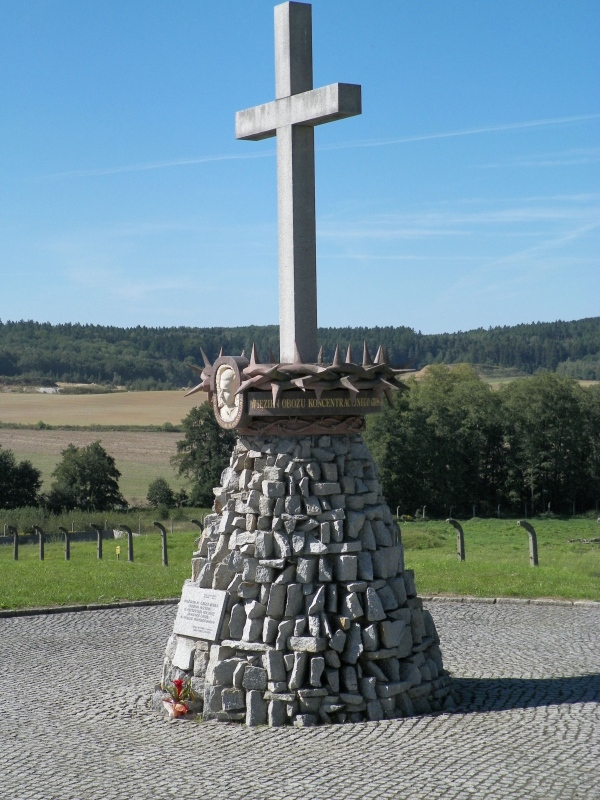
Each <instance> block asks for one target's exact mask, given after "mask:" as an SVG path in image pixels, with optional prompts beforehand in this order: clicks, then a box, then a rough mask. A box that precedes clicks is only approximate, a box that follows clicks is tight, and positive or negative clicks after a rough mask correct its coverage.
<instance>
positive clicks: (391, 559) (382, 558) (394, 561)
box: [372, 547, 398, 579]
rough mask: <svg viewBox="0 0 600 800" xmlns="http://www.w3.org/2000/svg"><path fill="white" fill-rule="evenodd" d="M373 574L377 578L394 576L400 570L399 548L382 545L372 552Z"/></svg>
mask: <svg viewBox="0 0 600 800" xmlns="http://www.w3.org/2000/svg"><path fill="white" fill-rule="evenodd" d="M372 559H373V574H374V575H375V577H376V578H383V579H386V578H393V577H394V576H395V575H396V572H397V570H398V549H397V548H396V547H382V548H380V549H379V550H375V552H373V553H372Z"/></svg>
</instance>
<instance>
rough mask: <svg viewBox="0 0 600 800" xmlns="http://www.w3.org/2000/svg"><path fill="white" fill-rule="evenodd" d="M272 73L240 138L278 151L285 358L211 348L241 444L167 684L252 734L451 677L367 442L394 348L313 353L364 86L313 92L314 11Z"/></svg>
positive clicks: (363, 706)
mask: <svg viewBox="0 0 600 800" xmlns="http://www.w3.org/2000/svg"><path fill="white" fill-rule="evenodd" d="M275 67H276V70H275V72H276V88H275V94H276V99H275V101H273V102H271V103H267V104H265V105H262V106H257V107H255V108H251V109H248V110H246V111H241V112H239V113H238V114H237V115H236V136H237V138H239V139H262V138H265V137H268V136H276V139H277V182H278V216H279V296H280V347H281V349H280V358H279V362H278V363H261V362H260V359H259V354H258V353H257V351H256V348H255V347H253V348H252V352H251V354H250V358H246V357H245V356H243V355H242V356H227V355H220V356H219V358H217V360H216V361H215V362H214V363H213V364H211V363H210V361H209V359H208V358H207V357H206V356H205V354H204V353H202V355H203V359H204V367H203V368H202V369H198V370H197V371H198V373H199V374H200V378H201V381H200V383H199V384H198V386H196V387H195V388H194V389H192V390H191V391H192V392H196V391H205V392H207V393H208V397H209V401H210V402H212V403H213V407H214V412H215V415H216V418H217V421H218V422H219V424H220V425H221V426H222V427H223V428H227V429H235V430H236V432H237V434H238V438H237V443H236V445H235V447H234V450H233V453H232V455H231V460H230V465H229V467H227V468H226V469H225V470H224V472H223V474H222V476H221V485H220V486H219V487H217V488H215V490H214V494H215V503H214V508H213V512H214V513H212V514H210V515H209V516H207V517H206V519H205V529H204V532H203V535H202V537H201V540H200V541H199V548H198V551H197V552H195V553H194V555H193V558H192V577H191V579H190V580H189V581H186V583H185V585H184V587H183V593H182V598H181V602H180V604H179V607H178V612H177V617H176V620H175V624H174V628H173V634H172V636H171V637H170V639H169V641H168V643H167V647H166V653H165V658H164V664H163V671H162V681H161V686H162V687H163V689H168V687H169V686H172V685H173V681H189V684H190V686H191V689H192V690H193V692H194V694H195V697H196V701H195V708H196V709H197V710H201V711H202V714H203V717H204V718H205V719H217V720H223V721H240V722H244V721H245V722H246V724H248V725H261V724H267V723H268V724H269V725H272V726H279V725H285V724H295V725H300V726H307V725H315V724H322V723H342V722H358V721H363V720H378V719H383V718H393V717H398V716H410V715H412V714H415V713H423V712H430V711H439V710H441V709H442V708H444V707H446V706H448V705H449V704H450V703H451V702H452V701H451V698H450V697H449V695H450V677H449V675H448V673H447V672H446V671H445V670H444V667H443V663H442V655H441V651H440V647H439V639H438V636H437V633H436V629H435V625H434V622H433V619H432V617H431V614H430V613H429V612H428V611H426V610H423V603H422V601H421V600H420V599H419V597H418V596H417V592H416V588H415V582H414V575H413V573H412V571H410V570H406V569H405V565H404V553H403V548H402V542H401V537H400V531H399V529H398V526H397V524H396V522H395V521H394V518H393V516H392V513H391V511H390V509H389V507H388V505H387V503H386V502H385V499H384V498H383V496H382V492H381V485H380V483H379V480H378V470H377V465H376V464H375V462H374V460H373V458H372V456H371V454H370V453H369V451H368V449H367V447H366V445H365V444H364V442H363V440H362V437H361V435H360V433H361V431H362V430H363V429H364V425H365V415H366V414H368V413H373V412H377V411H379V410H380V409H381V407H382V404H383V403H384V402H387V401H389V400H390V398H391V396H392V394H393V392H394V391H402V390H403V385H402V383H401V382H400V381H399V380H398V373H400V372H402V370H397V369H393V368H392V367H391V366H390V365H389V364H388V359H387V357H386V353H385V350H384V348H383V347H380V348H379V350H378V351H377V353H376V355H375V357H374V358H372V357H371V354H370V353H369V350H368V348H367V346H366V344H365V346H364V349H363V353H362V358H361V359H360V360H359V362H358V363H357V362H355V361H354V359H353V357H352V352H351V350H350V348H348V351H347V353H346V355H345V358H342V355H341V353H340V350H339V348H336V351H335V354H334V357H333V361H332V362H331V363H324V359H323V354H322V352H319V353H318V352H317V290H316V237H315V179H314V126H315V125H320V124H322V123H325V122H329V121H332V120H337V119H342V118H344V117H348V116H353V115H356V114H360V113H361V91H360V86H355V85H350V84H333V85H331V86H325V87H323V88H320V89H313V80H312V34H311V6H310V5H308V4H305V3H296V2H288V3H283V4H282V5H279V6H276V7H275ZM179 685H181V684H179Z"/></svg>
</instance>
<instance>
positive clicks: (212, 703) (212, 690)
mask: <svg viewBox="0 0 600 800" xmlns="http://www.w3.org/2000/svg"><path fill="white" fill-rule="evenodd" d="M222 693H223V687H222V686H210V685H208V684H205V686H204V716H205V717H208V718H210V714H215V713H216V712H217V711H222V710H223V705H222V703H221V695H222Z"/></svg>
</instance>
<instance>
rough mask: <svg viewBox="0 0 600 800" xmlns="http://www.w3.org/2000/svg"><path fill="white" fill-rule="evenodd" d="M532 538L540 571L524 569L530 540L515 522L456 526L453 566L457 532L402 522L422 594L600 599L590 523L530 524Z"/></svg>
mask: <svg viewBox="0 0 600 800" xmlns="http://www.w3.org/2000/svg"><path fill="white" fill-rule="evenodd" d="M530 522H531V523H532V524H533V526H534V528H535V531H536V533H537V539H538V553H539V562H540V563H539V566H538V567H531V566H530V565H529V539H528V536H527V533H526V532H525V531H524V530H523V529H522V528H519V527H518V525H517V522H516V520H496V519H489V520H486V519H473V520H466V521H465V522H463V523H461V524H462V527H463V530H464V535H465V552H466V560H465V561H464V562H460V561H458V558H457V555H456V552H457V547H456V532H455V531H454V529H453V528H451V527H450V526H449V525H447V524H446V523H445V522H442V521H431V522H413V523H405V524H404V525H403V526H402V539H403V542H404V546H405V551H406V566H407V567H408V568H409V569H414V570H415V575H416V579H417V588H418V590H419V592H421V593H422V594H458V595H474V596H476V597H560V598H565V599H571V600H574V599H588V600H600V543H593V544H583V543H581V542H570V541H569V539H594V538H600V524H598V522H596V520H595V519H591V518H590V519H586V518H577V517H576V518H573V519H568V520H563V519H549V520H547V519H534V520H530Z"/></svg>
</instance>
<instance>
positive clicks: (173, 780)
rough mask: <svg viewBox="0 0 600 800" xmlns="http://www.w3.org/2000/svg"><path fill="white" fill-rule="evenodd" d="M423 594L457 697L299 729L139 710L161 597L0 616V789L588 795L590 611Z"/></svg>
mask: <svg viewBox="0 0 600 800" xmlns="http://www.w3.org/2000/svg"><path fill="white" fill-rule="evenodd" d="M426 606H427V607H429V608H430V610H431V611H432V613H433V616H434V619H435V621H436V624H437V627H438V630H439V632H440V636H441V639H442V650H443V653H444V659H445V662H446V665H447V667H448V668H449V669H450V670H451V671H452V672H453V673H454V675H455V676H456V685H457V686H458V687H459V690H460V692H461V696H462V705H461V706H460V708H459V709H458V710H457V711H456V712H455V713H444V714H440V715H438V716H434V715H431V716H424V717H417V718H413V719H401V720H393V721H385V722H371V723H360V724H357V725H334V726H330V727H321V728H307V729H295V728H279V729H269V728H264V729H263V728H258V729H256V728H254V729H253V728H246V727H245V726H237V725H225V724H222V723H204V724H200V723H198V722H194V721H190V720H186V721H179V720H176V721H173V722H167V721H166V720H165V719H163V718H161V717H160V716H159V715H157V714H156V713H155V712H152V711H151V710H150V708H149V697H150V695H151V693H152V690H153V686H154V683H155V680H156V678H157V675H158V673H159V667H160V664H161V659H162V651H163V648H164V645H165V642H166V640H167V637H168V635H169V633H170V632H171V628H172V624H173V619H174V615H175V607H174V606H158V607H149V608H126V609H111V610H107V611H90V612H81V613H65V614H57V615H52V616H35V617H17V618H9V619H0V663H1V664H2V669H1V670H0V753H1V756H0V798H2V800H96V799H98V800H138V799H139V800H146V798H147V799H148V800H165V799H166V798H175V797H176V798H182V797H189V798H203V800H220V799H221V798H223V800H225V799H226V800H296V799H297V800H330V799H331V800H333V798H335V800H362V799H363V798H365V799H366V798H377V799H378V800H388V799H389V800H391V799H392V798H394V800H396V799H398V800H400V799H402V800H404V799H406V800H409V799H410V800H413V798H414V799H415V800H416V798H422V799H423V800H435V798H444V800H452V798H457V799H459V800H463V798H468V799H469V800H470V799H471V798H481V799H482V800H500V798H502V800H505V799H506V798H510V799H511V800H513V799H514V800H523V799H525V798H526V799H527V800H530V799H531V800H533V799H535V800H552V798H557V799H558V798H560V800H571V799H573V800H574V799H575V798H576V799H577V800H597V798H600V733H599V730H600V675H599V674H598V673H600V610H598V608H597V607H596V608H591V607H584V606H580V607H577V606H574V607H564V606H547V605H522V606H520V605H500V604H498V605H490V604H484V603H464V604H463V603H450V602H443V601H428V602H426Z"/></svg>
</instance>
